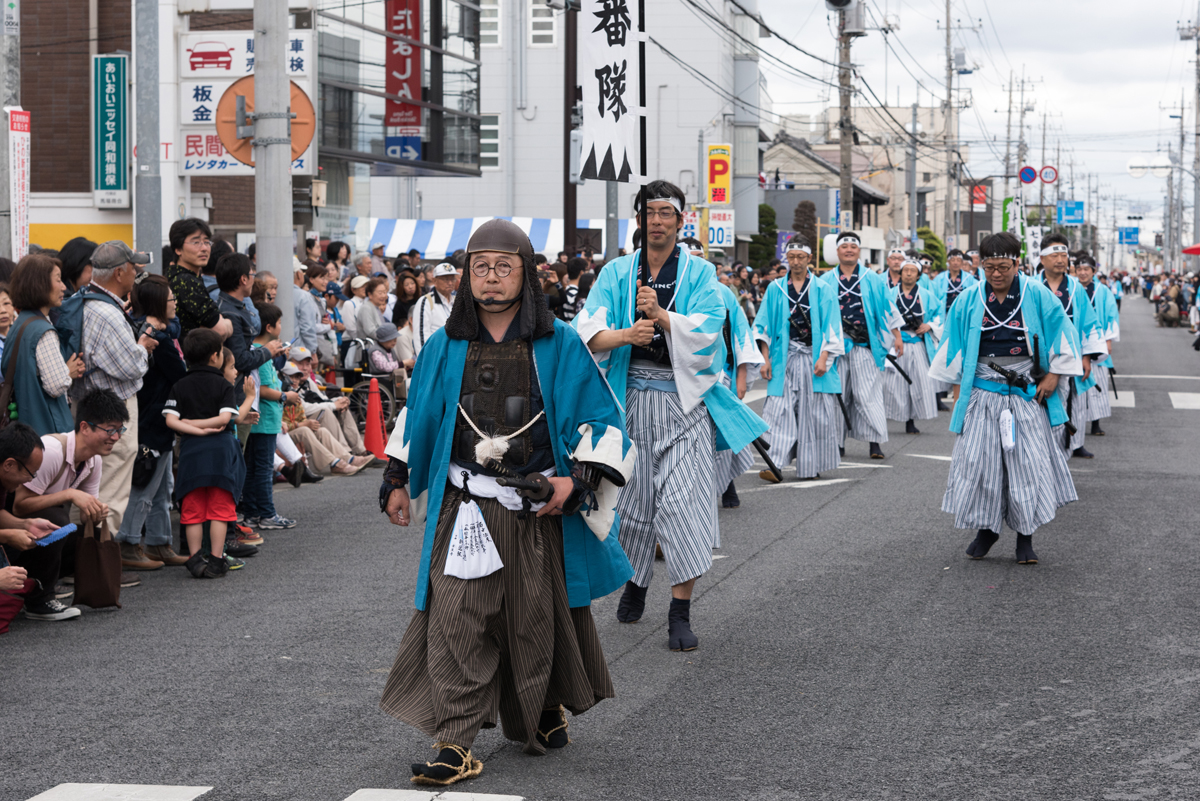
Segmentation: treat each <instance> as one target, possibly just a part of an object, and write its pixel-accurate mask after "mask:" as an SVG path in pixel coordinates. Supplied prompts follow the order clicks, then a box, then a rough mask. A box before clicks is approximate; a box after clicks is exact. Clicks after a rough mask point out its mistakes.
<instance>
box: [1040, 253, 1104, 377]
mask: <svg viewBox="0 0 1200 801" xmlns="http://www.w3.org/2000/svg"><path fill="white" fill-rule="evenodd" d="M1063 279H1064V280H1065V281H1066V282H1067V291H1068V292H1070V293H1071V325H1073V326H1074V327H1075V333H1076V335H1077V336H1078V337H1079V339H1078V342H1079V352H1080V354H1082V355H1084V356H1091V355H1096V356H1100V355H1103V354H1106V353H1108V347H1107V346H1106V345H1105V344H1104V337H1103V336H1101V334H1100V325H1099V321H1098V320H1097V318H1096V309H1095V308H1094V307H1093V306H1092V304H1091V300H1090V299H1089V298H1088V296H1087V290H1085V289H1084V288H1083V284H1081V283H1079V279H1078V278H1075V277H1074V276H1070V275H1064V276H1063ZM1038 283H1039V284H1041V285H1042V287H1043V288H1045V289H1046V290H1047V291H1048V292H1049V291H1050V290H1049V288H1047V287H1046V284H1045V282H1044V281H1043V280H1041V279H1039V280H1038ZM1050 295H1051V297H1053V296H1054V293H1053V292H1050ZM1055 299H1056V300H1057V298H1055ZM1060 305H1061V301H1060ZM1072 380H1073V381H1074V382H1075V394H1076V395H1082V394H1083V393H1085V392H1087V391H1088V390H1089V389H1091V388H1092V387H1094V386H1096V379H1095V377H1093V376H1091V375H1089V376H1088V377H1087V380H1084V378H1083V377H1082V373H1080V377H1078V378H1074V379H1072Z"/></svg>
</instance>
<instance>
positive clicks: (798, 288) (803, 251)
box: [754, 234, 891, 483]
mask: <svg viewBox="0 0 1200 801" xmlns="http://www.w3.org/2000/svg"><path fill="white" fill-rule="evenodd" d="M784 253H785V255H786V256H787V261H788V269H789V270H790V275H785V276H783V277H781V278H779V279H777V280H775V281H772V282H771V283H770V284H768V285H767V291H766V292H765V293H764V294H763V302H762V306H761V307H760V308H759V310H758V316H757V317H755V318H754V337H755V339H757V340H758V347H759V348H760V349H761V350H762V354H763V358H764V359H766V364H764V365H763V366H762V368H761V370H760V373H761V375H762V377H763V378H765V379H766V380H767V382H768V383H767V400H766V402H765V403H764V404H763V419H765V420H766V421H767V425H769V426H770V427H771V433H770V434H769V435H768V436H769V437H770V439H771V450H770V453H769V455H770V457H771V461H773V462H774V463H775V464H776V465H779V466H780V467H783V466H784V465H787V464H789V463H790V462H791V461H792V460H793V459H795V461H796V476H797V477H798V478H802V479H814V478H819V477H820V476H819V474H820V472H821V471H822V470H834V469H836V468H837V466H838V463H839V461H840V457H839V455H838V446H839V444H840V443H841V438H842V437H841V430H842V429H841V425H842V423H841V422H839V421H840V420H841V411H840V410H839V409H838V405H837V400H838V397H837V396H838V394H839V393H840V392H841V391H842V382H841V379H840V378H839V377H838V370H837V361H838V357H839V356H842V355H843V354H844V353H845V344H844V342H843V337H842V316H841V313H840V312H839V311H838V302H837V293H836V292H835V291H834V290H833V289H831V288H830V287H829V285H828V284H826V283H825V282H824V281H821V280H818V279H817V278H816V276H813V275H811V274H810V273H809V270H808V265H809V262H810V261H812V246H811V244H810V243H809V241H808V239H806V238H805V237H804V235H803V234H796V235H795V236H793V237H792V238H791V240H789V241H788V243H787V246H786V249H785V251H784ZM888 261H889V262H890V261H891V255H890V254H889V255H888ZM814 354H816V356H815V358H814ZM758 477H759V478H761V479H763V480H764V481H769V482H771V483H776V482H778V480H779V479H778V477H776V475H775V474H774V473H772V472H771V471H770V470H763V471H762V472H761V473H759V474H758Z"/></svg>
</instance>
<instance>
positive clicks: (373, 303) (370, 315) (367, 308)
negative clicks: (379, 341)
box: [351, 278, 391, 339]
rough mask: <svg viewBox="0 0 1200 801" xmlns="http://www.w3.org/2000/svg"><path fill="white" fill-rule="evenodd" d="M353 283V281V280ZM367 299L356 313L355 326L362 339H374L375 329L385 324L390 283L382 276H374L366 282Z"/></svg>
mask: <svg viewBox="0 0 1200 801" xmlns="http://www.w3.org/2000/svg"><path fill="white" fill-rule="evenodd" d="M351 284H352V285H353V281H352V282H351ZM365 289H366V297H365V300H364V301H363V302H362V303H361V304H359V307H358V310H357V311H356V312H355V313H354V318H355V319H354V328H355V330H356V331H358V336H359V337H360V338H362V339H374V338H375V330H376V329H377V328H379V326H381V325H383V321H384V316H383V313H384V311H385V310H386V309H387V305H388V298H389V297H391V296H390V295H389V294H388V284H387V281H385V280H384V279H382V278H372V279H371V280H370V281H368V282H367V284H366V287H365Z"/></svg>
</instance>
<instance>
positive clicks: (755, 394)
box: [742, 389, 767, 404]
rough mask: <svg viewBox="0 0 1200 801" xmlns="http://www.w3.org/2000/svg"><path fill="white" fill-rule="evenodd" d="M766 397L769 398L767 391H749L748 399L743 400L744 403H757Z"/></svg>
mask: <svg viewBox="0 0 1200 801" xmlns="http://www.w3.org/2000/svg"><path fill="white" fill-rule="evenodd" d="M765 397H767V391H766V390H765V389H751V390H747V392H746V397H744V398H742V403H746V404H750V403H754V402H755V401H760V400H762V399H763V398H765Z"/></svg>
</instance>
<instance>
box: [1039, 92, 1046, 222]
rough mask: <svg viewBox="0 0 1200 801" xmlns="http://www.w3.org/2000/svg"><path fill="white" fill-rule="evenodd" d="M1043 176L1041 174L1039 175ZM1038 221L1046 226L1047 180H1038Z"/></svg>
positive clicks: (1044, 126) (1044, 152) (1043, 162)
mask: <svg viewBox="0 0 1200 801" xmlns="http://www.w3.org/2000/svg"><path fill="white" fill-rule="evenodd" d="M1046 116H1047V115H1046V112H1044V111H1043V112H1042V166H1043V167H1045V166H1046ZM1038 177H1039V178H1040V177H1041V176H1040V175H1039V176H1038ZM1038 222H1040V223H1041V224H1042V227H1043V228H1045V227H1046V182H1045V181H1041V180H1039V181H1038Z"/></svg>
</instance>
